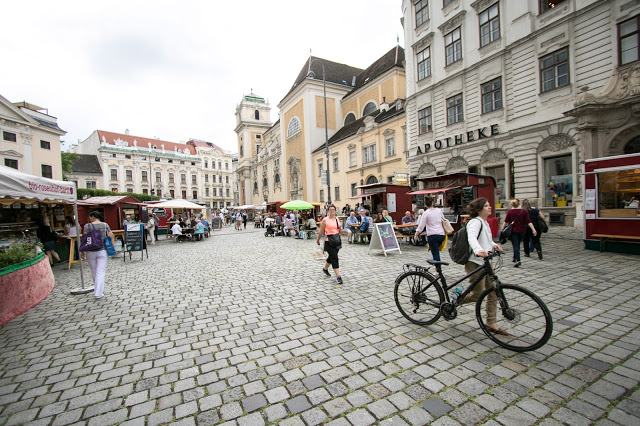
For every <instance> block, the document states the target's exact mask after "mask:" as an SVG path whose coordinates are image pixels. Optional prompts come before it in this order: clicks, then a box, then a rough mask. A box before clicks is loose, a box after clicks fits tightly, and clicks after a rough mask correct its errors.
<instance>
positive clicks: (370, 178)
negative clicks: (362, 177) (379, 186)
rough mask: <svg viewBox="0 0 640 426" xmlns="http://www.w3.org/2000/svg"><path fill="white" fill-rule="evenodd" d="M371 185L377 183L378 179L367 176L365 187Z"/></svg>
mask: <svg viewBox="0 0 640 426" xmlns="http://www.w3.org/2000/svg"><path fill="white" fill-rule="evenodd" d="M372 183H378V179H376V177H375V176H369V177H368V178H367V185H371V184H372Z"/></svg>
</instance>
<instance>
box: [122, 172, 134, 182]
mask: <svg viewBox="0 0 640 426" xmlns="http://www.w3.org/2000/svg"><path fill="white" fill-rule="evenodd" d="M124 175H125V179H126V181H127V182H131V181H132V180H133V170H125V171H124Z"/></svg>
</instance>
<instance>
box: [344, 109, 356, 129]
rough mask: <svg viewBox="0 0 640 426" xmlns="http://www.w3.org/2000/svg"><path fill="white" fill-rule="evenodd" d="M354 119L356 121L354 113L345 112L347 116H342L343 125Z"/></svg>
mask: <svg viewBox="0 0 640 426" xmlns="http://www.w3.org/2000/svg"><path fill="white" fill-rule="evenodd" d="M354 121H356V115H355V114H354V113H352V112H350V113H349V114H347V116H346V117H345V118H344V125H345V126H346V125H347V124H351V123H353V122H354Z"/></svg>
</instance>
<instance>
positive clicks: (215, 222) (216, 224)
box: [211, 216, 222, 230]
mask: <svg viewBox="0 0 640 426" xmlns="http://www.w3.org/2000/svg"><path fill="white" fill-rule="evenodd" d="M220 228H222V226H221V224H220V218H219V217H218V216H214V217H212V218H211V230H214V229H220Z"/></svg>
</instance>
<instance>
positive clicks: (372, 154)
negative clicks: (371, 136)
mask: <svg viewBox="0 0 640 426" xmlns="http://www.w3.org/2000/svg"><path fill="white" fill-rule="evenodd" d="M371 161H376V144H373V145H369V146H367V147H365V148H364V162H365V163H369V162H371Z"/></svg>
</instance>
